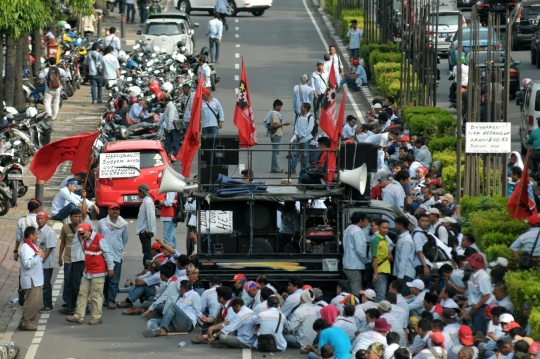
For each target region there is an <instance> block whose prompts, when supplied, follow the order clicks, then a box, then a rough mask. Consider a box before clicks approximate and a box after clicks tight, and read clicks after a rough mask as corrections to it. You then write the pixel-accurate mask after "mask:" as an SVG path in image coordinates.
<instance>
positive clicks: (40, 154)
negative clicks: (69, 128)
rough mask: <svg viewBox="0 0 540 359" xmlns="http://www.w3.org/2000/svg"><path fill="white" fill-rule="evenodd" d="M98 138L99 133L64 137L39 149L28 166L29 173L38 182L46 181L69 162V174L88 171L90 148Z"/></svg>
mask: <svg viewBox="0 0 540 359" xmlns="http://www.w3.org/2000/svg"><path fill="white" fill-rule="evenodd" d="M98 136H99V131H96V132H85V133H81V134H79V135H77V136H71V137H66V138H64V139H61V140H58V141H54V142H51V143H49V144H48V145H45V146H43V147H41V148H40V149H39V150H38V151H37V152H36V154H35V156H34V158H33V159H32V163H31V164H30V172H32V173H33V174H34V176H36V178H37V179H38V180H41V181H48V180H49V179H50V178H51V177H52V176H53V175H54V172H55V171H56V168H57V167H58V165H59V164H61V163H62V162H64V161H71V162H72V163H71V173H73V174H75V173H79V172H86V171H88V165H89V164H90V154H91V153H92V146H93V145H94V142H95V141H96V138H97V137H98Z"/></svg>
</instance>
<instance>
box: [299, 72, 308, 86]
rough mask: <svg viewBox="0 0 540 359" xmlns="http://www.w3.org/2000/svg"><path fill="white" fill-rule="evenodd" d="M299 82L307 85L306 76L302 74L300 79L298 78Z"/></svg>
mask: <svg viewBox="0 0 540 359" xmlns="http://www.w3.org/2000/svg"><path fill="white" fill-rule="evenodd" d="M300 81H302V83H303V84H307V83H308V81H309V77H308V75H306V74H303V75H302V77H300Z"/></svg>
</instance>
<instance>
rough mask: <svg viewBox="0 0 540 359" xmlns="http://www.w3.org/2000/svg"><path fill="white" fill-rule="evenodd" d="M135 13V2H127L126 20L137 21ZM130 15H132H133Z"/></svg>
mask: <svg viewBox="0 0 540 359" xmlns="http://www.w3.org/2000/svg"><path fill="white" fill-rule="evenodd" d="M135 14H136V12H135V4H127V15H126V22H135ZM129 15H131V17H130V16H129ZM130 19H131V20H130Z"/></svg>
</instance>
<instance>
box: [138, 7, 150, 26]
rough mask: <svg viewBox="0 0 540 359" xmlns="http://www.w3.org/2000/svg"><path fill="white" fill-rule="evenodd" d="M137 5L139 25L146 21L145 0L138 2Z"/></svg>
mask: <svg viewBox="0 0 540 359" xmlns="http://www.w3.org/2000/svg"><path fill="white" fill-rule="evenodd" d="M138 5H139V15H140V17H141V25H142V24H143V23H144V22H145V21H146V18H147V17H148V10H146V2H144V4H142V3H138Z"/></svg>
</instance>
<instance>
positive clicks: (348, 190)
mask: <svg viewBox="0 0 540 359" xmlns="http://www.w3.org/2000/svg"><path fill="white" fill-rule="evenodd" d="M343 199H344V200H349V199H352V200H353V201H368V200H370V199H371V173H369V172H368V174H367V185H366V189H365V190H364V194H360V191H358V190H357V189H356V188H353V187H351V186H347V185H346V186H345V192H344V194H343Z"/></svg>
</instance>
